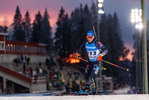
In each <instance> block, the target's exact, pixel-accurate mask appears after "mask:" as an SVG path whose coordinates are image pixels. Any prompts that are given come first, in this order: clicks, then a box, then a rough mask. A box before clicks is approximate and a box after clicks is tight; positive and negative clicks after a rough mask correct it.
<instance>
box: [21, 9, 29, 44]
mask: <svg viewBox="0 0 149 100" xmlns="http://www.w3.org/2000/svg"><path fill="white" fill-rule="evenodd" d="M30 21H31V17H30V15H29V12H28V11H27V12H26V14H25V18H24V20H23V22H22V29H23V31H24V33H25V41H30V39H31V23H30Z"/></svg>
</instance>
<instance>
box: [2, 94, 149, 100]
mask: <svg viewBox="0 0 149 100" xmlns="http://www.w3.org/2000/svg"><path fill="white" fill-rule="evenodd" d="M0 100H149V94H140V95H138V94H137V95H87V96H15V97H14V96H12V97H11V96H10V97H0Z"/></svg>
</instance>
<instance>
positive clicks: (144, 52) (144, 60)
mask: <svg viewBox="0 0 149 100" xmlns="http://www.w3.org/2000/svg"><path fill="white" fill-rule="evenodd" d="M141 9H142V23H143V30H142V66H143V70H142V71H143V93H144V94H148V69H147V43H146V18H145V0H141Z"/></svg>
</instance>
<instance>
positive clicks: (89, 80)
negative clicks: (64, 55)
mask: <svg viewBox="0 0 149 100" xmlns="http://www.w3.org/2000/svg"><path fill="white" fill-rule="evenodd" d="M86 38H87V41H85V42H84V43H83V44H82V45H81V47H80V48H79V51H78V53H79V54H78V56H77V58H80V57H83V56H84V54H85V55H87V58H88V60H89V63H88V65H87V67H86V69H85V78H86V91H88V92H91V93H93V94H96V81H95V76H96V75H97V73H98V71H99V69H100V67H101V66H100V65H99V64H100V63H99V62H101V60H102V57H103V56H104V55H106V54H107V53H108V49H107V48H106V47H105V46H103V44H102V43H101V42H99V41H98V40H97V39H95V37H94V32H93V31H89V32H87V37H86ZM90 89H91V90H92V91H91V90H90Z"/></svg>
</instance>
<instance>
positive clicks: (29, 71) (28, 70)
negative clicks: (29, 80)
mask: <svg viewBox="0 0 149 100" xmlns="http://www.w3.org/2000/svg"><path fill="white" fill-rule="evenodd" d="M27 74H28V76H30V74H31V69H30V67H28V69H27Z"/></svg>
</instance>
